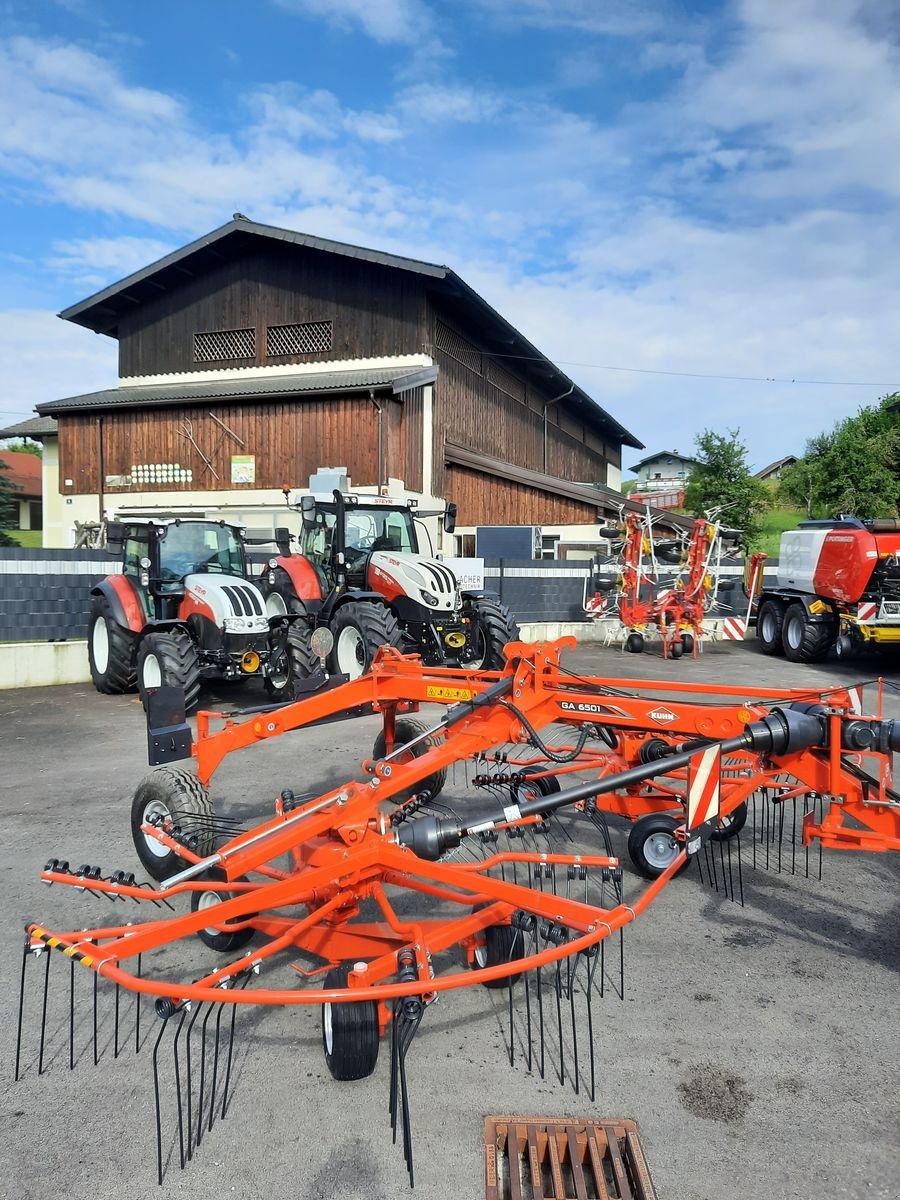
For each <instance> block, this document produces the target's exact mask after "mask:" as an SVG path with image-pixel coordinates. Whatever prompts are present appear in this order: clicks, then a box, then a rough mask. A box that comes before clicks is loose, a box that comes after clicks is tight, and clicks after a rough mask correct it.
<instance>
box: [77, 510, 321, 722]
mask: <svg viewBox="0 0 900 1200" xmlns="http://www.w3.org/2000/svg"><path fill="white" fill-rule="evenodd" d="M107 545H108V547H109V549H110V551H111V552H113V553H115V554H121V555H122V574H121V575H109V576H107V578H106V579H104V580H102V581H101V582H100V583H98V584H97V585H96V587H94V588H92V589H91V608H90V617H89V623H88V660H89V662H90V668H91V679H92V680H93V683H94V687H95V688H96V689H97V691H98V692H105V693H107V694H117V693H121V692H128V691H131V690H133V688H134V686H135V684H136V685H137V688H138V691H139V692H140V695H141V699H142V700H143V701H144V703H145V705H146V701H147V693H148V689H150V688H155V687H160V686H174V687H180V688H183V689H184V695H185V705H186V708H187V710H188V711H190V710H191V709H192V708H194V707H195V706H196V704H197V699H198V695H199V691H200V681H201V679H203V678H213V679H221V680H224V681H227V682H234V683H239V682H243V681H244V680H247V679H249V678H252V677H257V678H259V677H261V678H262V680H263V682H264V684H265V688H266V691H267V692H268V694H269V696H270V697H271V698H272V699H273V700H282V699H284V700H292V699H294V698H295V693H296V687H295V685H296V684H297V682H298V681H299V680H301V679H304V678H308V677H309V676H311V675H313V674H314V672H315V671H316V670H317V669H318V666H319V660H318V659H317V658H316V656H315V654H314V653H313V651H312V648H311V646H310V632H311V631H310V629H309V626H308V624H307V623H306V622H303V621H297V620H294V619H292V618H290V617H287V616H285V615H275V616H271V615H270V614H269V613H268V612H267V609H266V602H265V600H264V598H263V596H262V594H261V593H260V591H259V588H258V586H257V585H256V584H255V583H252V582H251V581H250V580H249V579H248V578H247V575H246V557H245V552H244V536H243V531H242V530H241V529H240V528H238V527H237V526H234V525H226V524H225V522H224V521H200V520H196V521H195V520H177V519H176V520H166V521H162V520H128V521H124V522H111V523H110V524H109V525H108V526H107Z"/></svg>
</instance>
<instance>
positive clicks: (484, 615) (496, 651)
mask: <svg viewBox="0 0 900 1200" xmlns="http://www.w3.org/2000/svg"><path fill="white" fill-rule="evenodd" d="M467 608H468V614H467V615H468V616H469V617H470V618H471V621H472V657H471V658H470V659H469V660H468V661H467V662H465V663H464V664H463V666H466V667H472V668H473V669H474V670H476V671H502V670H503V668H504V667H505V666H506V656H505V655H504V653H503V648H504V646H506V645H507V643H508V642H517V641H518V640H519V626H518V625H517V624H516V622H515V621H514V620H513V615H512V613H511V612H510V611H509V609H508V608H507V607H506V605H505V604H501V603H500V601H499V600H492V599H490V598H489V597H487V596H478V597H477V598H475V599H473V600H472V601H470V603H469V605H467Z"/></svg>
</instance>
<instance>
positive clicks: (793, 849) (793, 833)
mask: <svg viewBox="0 0 900 1200" xmlns="http://www.w3.org/2000/svg"><path fill="white" fill-rule="evenodd" d="M791 808H792V809H793V811H792V813H791V874H792V875H796V874H797V797H796V796H794V797H793V799H792V800H791Z"/></svg>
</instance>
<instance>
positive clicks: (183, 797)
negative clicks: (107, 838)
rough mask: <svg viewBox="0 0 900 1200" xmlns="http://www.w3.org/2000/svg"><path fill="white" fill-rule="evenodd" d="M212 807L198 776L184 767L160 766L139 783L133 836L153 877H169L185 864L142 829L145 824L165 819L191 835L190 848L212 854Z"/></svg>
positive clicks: (184, 834) (202, 855)
mask: <svg viewBox="0 0 900 1200" xmlns="http://www.w3.org/2000/svg"><path fill="white" fill-rule="evenodd" d="M212 815H213V809H212V801H211V800H210V796H209V792H208V791H207V789H206V788H205V787H204V786H203V784H202V783H201V782H200V780H199V779H198V778H197V776H196V775H192V774H191V773H190V771H185V770H184V768H183V767H160V768H159V770H157V771H151V772H150V774H149V775H145V776H144V778H143V779H142V780H141V782H140V783H139V784H138V786H137V790H136V791H135V793H134V799H133V800H132V802H131V837H132V840H133V841H134V848H135V850H137V856H138V858H139V859H140V860H141V863H142V864H143V866H144V867H145V868H146V870H147V871H149V873H150V875H151V876H152V877H153V878H154V879H167V878H168V877H169V876H170V875H174V873H175V872H176V871H177V870H179V869H180V868H181V867H183V866H184V864H185V860H184V859H183V858H181V857H180V856H179V855H178V854H176V853H175V851H174V850H170V849H169V847H168V846H164V845H163V844H162V842H160V841H157V839H156V838H155V837H152V836H150V835H148V834H146V833H144V832H143V830H142V829H141V826H142V825H153V824H154V823H156V822H159V821H162V820H165V821H171V822H172V825H173V826H177V827H178V828H179V829H180V830H181V837H182V838H184V837H188V838H190V849H191V850H192V851H193V852H194V854H196V855H198V856H199V857H200V858H205V857H206V856H207V855H208V854H212V852H213V850H214V849H215V839H214V837H213V834H212V832H211V821H212Z"/></svg>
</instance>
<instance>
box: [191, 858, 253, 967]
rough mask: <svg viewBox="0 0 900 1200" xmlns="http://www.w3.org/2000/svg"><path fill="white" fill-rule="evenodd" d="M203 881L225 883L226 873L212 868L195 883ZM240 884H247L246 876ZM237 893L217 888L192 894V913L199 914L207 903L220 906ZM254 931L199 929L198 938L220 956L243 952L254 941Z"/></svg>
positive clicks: (243, 876) (240, 880) (241, 878)
mask: <svg viewBox="0 0 900 1200" xmlns="http://www.w3.org/2000/svg"><path fill="white" fill-rule="evenodd" d="M201 880H214V881H215V882H216V883H225V882H226V879H225V872H224V871H223V870H222V869H221V868H220V867H211V868H210V870H208V871H207V872H206V873H205V874H204V875H200V876H198V878H197V880H196V881H195V882H199V881H201ZM239 882H240V883H246V882H247V878H246V876H245V875H241V876H240V877H239ZM235 895H237V893H236V892H232V891H229V889H228V888H227V887H223V888H217V889H216V890H215V891H212V890H210V891H207V892H191V912H192V913H195V912H199V911H200V909H201V908H202V907H204V906H205V905H206V904H207V903H209V904H218V903H220V902H221V901H222V900H231V899H232V898H233V897H234V896H235ZM255 932H256V931H255V930H254V929H236V930H235V931H234V932H233V933H231V932H229V931H228V927H227V926H226V927H225V929H224V930H219V929H214V928H209V929H198V930H197V937H198V938H199V939H200V941H201V942H202V943H203V945H204V946H209V948H210V950H217V951H218V952H219V953H220V954H229V953H233V952H235V951H237V950H243V948H244V946H246V945H247V943H248V942H249V941H251V940H252V938H253V934H254V933H255Z"/></svg>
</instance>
